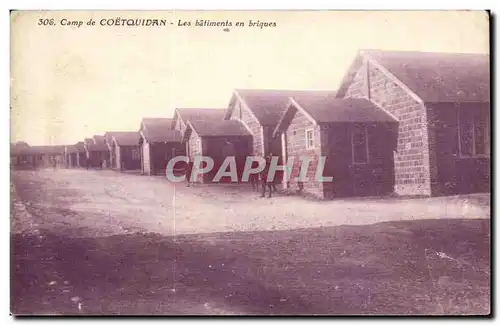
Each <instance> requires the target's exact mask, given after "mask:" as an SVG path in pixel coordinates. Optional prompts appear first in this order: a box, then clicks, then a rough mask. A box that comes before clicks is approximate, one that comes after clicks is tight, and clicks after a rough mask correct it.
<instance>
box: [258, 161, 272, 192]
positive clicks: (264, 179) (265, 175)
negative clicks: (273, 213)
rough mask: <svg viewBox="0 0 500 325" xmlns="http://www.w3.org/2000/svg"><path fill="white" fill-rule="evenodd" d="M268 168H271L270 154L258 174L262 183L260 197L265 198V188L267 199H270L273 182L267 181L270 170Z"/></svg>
mask: <svg viewBox="0 0 500 325" xmlns="http://www.w3.org/2000/svg"><path fill="white" fill-rule="evenodd" d="M270 167H271V154H269V155H268V156H267V157H266V162H265V166H264V169H263V170H262V172H261V173H260V179H261V181H262V195H261V197H265V196H266V187H267V188H268V190H269V194H268V196H267V198H270V197H271V196H272V191H273V180H272V179H269V169H270Z"/></svg>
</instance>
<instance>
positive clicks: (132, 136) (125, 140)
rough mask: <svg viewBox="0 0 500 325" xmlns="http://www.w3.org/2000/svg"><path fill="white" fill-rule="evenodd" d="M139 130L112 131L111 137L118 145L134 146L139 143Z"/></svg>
mask: <svg viewBox="0 0 500 325" xmlns="http://www.w3.org/2000/svg"><path fill="white" fill-rule="evenodd" d="M140 137H141V136H140V134H139V132H134V131H132V132H113V139H114V140H115V142H116V143H117V144H118V145H119V146H136V145H138V144H139V139H140Z"/></svg>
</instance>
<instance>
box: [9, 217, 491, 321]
mask: <svg viewBox="0 0 500 325" xmlns="http://www.w3.org/2000/svg"><path fill="white" fill-rule="evenodd" d="M489 222H490V221H489V220H461V219H453V220H447V219H445V220H419V221H401V222H387V223H379V224H375V225H367V226H338V227H328V228H309V229H297V230H288V231H270V232H232V233H215V234H205V235H204V234H198V235H186V236H178V237H162V236H159V235H156V234H151V233H131V234H126V235H115V236H108V237H97V238H95V237H94V238H93V237H81V238H76V237H74V236H68V235H65V234H64V233H55V232H47V231H43V232H41V233H34V234H33V233H32V234H29V233H24V234H15V235H13V236H12V238H11V241H12V244H11V250H12V257H11V282H12V283H11V310H12V312H13V313H14V314H33V313H36V314H78V313H84V314H128V315H134V314H135V315H137V314H428V313H432V314H488V313H489V310H490V307H489V300H490V287H489V285H490V284H489V281H490V263H489V260H490V242H489V240H490V235H489V234H490V228H489ZM79 303H80V306H79Z"/></svg>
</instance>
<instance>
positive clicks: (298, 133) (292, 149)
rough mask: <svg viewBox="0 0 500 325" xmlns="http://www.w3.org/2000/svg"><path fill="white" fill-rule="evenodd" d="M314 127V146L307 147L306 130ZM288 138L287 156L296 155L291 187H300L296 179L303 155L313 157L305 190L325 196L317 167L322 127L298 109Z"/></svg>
mask: <svg viewBox="0 0 500 325" xmlns="http://www.w3.org/2000/svg"><path fill="white" fill-rule="evenodd" d="M310 128H312V129H313V130H314V144H315V146H314V148H313V149H310V150H307V149H306V130H307V129H310ZM286 138H287V149H286V150H287V157H288V158H290V157H294V159H295V161H294V165H293V168H292V173H291V175H290V176H291V178H290V188H291V189H293V190H296V189H298V182H297V181H296V180H294V178H295V177H296V176H298V175H299V172H300V167H301V164H302V163H301V161H300V159H299V158H300V157H301V156H309V157H311V163H310V165H309V168H308V170H307V179H308V180H307V181H306V182H304V192H306V193H309V194H312V195H314V196H316V197H319V198H324V192H323V184H322V183H319V182H317V181H316V167H317V165H318V158H319V156H320V155H321V145H320V144H321V141H320V140H321V139H320V127H319V126H314V124H313V123H311V121H310V120H309V119H307V117H305V116H304V115H303V114H301V113H300V112H298V111H297V113H296V114H295V116H294V118H293V119H292V121H291V123H290V126H289V127H288V129H287V131H286Z"/></svg>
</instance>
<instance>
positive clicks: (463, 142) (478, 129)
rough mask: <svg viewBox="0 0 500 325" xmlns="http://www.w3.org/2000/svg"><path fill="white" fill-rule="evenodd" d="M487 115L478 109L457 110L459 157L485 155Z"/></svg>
mask: <svg viewBox="0 0 500 325" xmlns="http://www.w3.org/2000/svg"><path fill="white" fill-rule="evenodd" d="M487 130H488V125H487V116H486V114H483V113H482V112H481V111H480V110H475V109H461V110H459V111H458V141H459V152H460V156H461V157H475V156H485V155H486V154H487V150H488V148H487V137H488V134H487V132H488V131H487Z"/></svg>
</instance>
